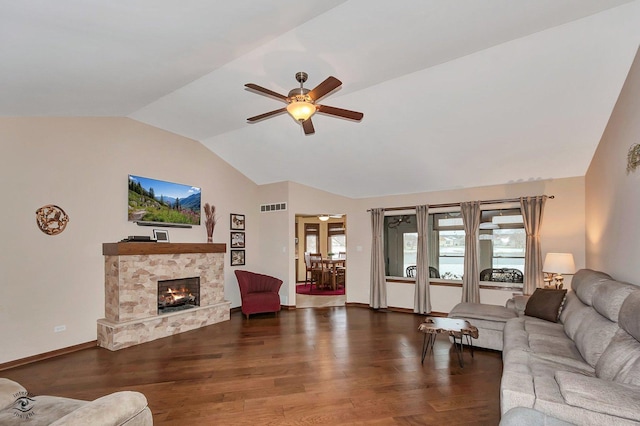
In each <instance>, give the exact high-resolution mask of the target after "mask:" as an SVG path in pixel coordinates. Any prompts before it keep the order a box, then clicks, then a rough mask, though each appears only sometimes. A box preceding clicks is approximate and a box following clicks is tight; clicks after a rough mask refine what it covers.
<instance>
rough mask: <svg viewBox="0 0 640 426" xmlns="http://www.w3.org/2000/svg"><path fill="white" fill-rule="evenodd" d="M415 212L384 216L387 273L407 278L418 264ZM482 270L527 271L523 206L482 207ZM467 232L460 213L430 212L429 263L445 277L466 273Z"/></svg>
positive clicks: (480, 261) (480, 243)
mask: <svg viewBox="0 0 640 426" xmlns="http://www.w3.org/2000/svg"><path fill="white" fill-rule="evenodd" d="M415 222H416V216H415V215H398V216H386V217H385V233H384V244H385V255H386V257H385V268H386V274H387V276H394V277H406V276H408V275H407V268H408V267H410V266H414V265H415V264H416V254H417V241H418V232H417V227H416V224H415ZM478 235H479V237H478V239H479V241H478V245H479V252H480V256H479V265H478V266H479V270H480V271H482V270H485V269H491V268H510V269H517V270H519V271H520V272H523V271H524V255H525V248H526V233H525V230H524V224H523V222H522V215H521V214H520V209H505V210H483V211H482V213H481V224H480V229H479V231H478ZM464 240H465V232H464V225H463V222H462V216H461V213H460V212H449V213H432V214H430V215H429V265H430V266H432V267H434V268H436V269H437V271H438V275H439V276H440V277H441V278H442V279H450V280H460V279H462V276H463V274H464V255H465V241H464Z"/></svg>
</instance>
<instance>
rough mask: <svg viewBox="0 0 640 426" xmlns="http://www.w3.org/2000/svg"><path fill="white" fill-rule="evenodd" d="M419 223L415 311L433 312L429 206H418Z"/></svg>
mask: <svg viewBox="0 0 640 426" xmlns="http://www.w3.org/2000/svg"><path fill="white" fill-rule="evenodd" d="M416 220H417V225H418V252H417V253H416V285H415V293H414V297H413V312H415V313H417V314H428V313H430V312H431V296H430V294H429V206H416Z"/></svg>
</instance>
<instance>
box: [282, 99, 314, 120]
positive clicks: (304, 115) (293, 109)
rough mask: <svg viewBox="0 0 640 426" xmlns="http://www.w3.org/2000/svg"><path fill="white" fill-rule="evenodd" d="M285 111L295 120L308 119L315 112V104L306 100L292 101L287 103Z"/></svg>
mask: <svg viewBox="0 0 640 426" xmlns="http://www.w3.org/2000/svg"><path fill="white" fill-rule="evenodd" d="M287 112H288V113H289V115H291V116H292V117H293V118H294V120H296V121H305V120H308V119H309V118H310V117H311V116H312V115H313V114H315V112H316V106H315V105H314V104H312V103H310V102H306V101H293V102H291V103H290V104H289V105H287Z"/></svg>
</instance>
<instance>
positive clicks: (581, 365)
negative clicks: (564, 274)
mask: <svg viewBox="0 0 640 426" xmlns="http://www.w3.org/2000/svg"><path fill="white" fill-rule="evenodd" d="M481 334H482V333H481ZM503 339H504V345H503V352H502V358H503V363H504V368H503V375H502V382H501V386H500V403H501V411H502V414H503V416H505V414H506V413H507V412H510V410H512V409H516V410H515V411H511V412H510V413H509V415H508V416H505V417H508V418H509V419H510V422H509V424H520V423H518V415H522V414H521V413H527V411H526V410H523V409H522V408H518V407H524V408H529V409H533V410H535V411H537V412H541V413H544V414H546V415H548V416H552V417H555V418H557V419H560V420H562V421H565V422H568V423H571V424H579V425H598V426H602V425H631V424H640V342H639V340H640V287H638V286H634V285H631V284H626V283H622V282H618V281H615V280H613V279H612V278H611V277H610V276H609V275H607V274H604V273H602V272H597V271H592V270H588V269H583V270H580V271H578V272H577V273H576V275H575V276H574V278H573V280H572V291H569V292H568V293H567V296H566V299H565V302H564V306H563V307H562V310H561V314H560V316H559V320H558V322H557V323H554V322H550V321H545V320H542V319H538V318H535V317H531V316H526V315H521V316H517V317H515V318H512V319H508V320H507V321H506V322H505V325H504V331H503ZM513 413H515V414H516V415H515V416H514V415H513ZM530 413H531V412H529V414H530ZM514 418H515V421H514V420H513V419H514ZM523 424H525V423H523Z"/></svg>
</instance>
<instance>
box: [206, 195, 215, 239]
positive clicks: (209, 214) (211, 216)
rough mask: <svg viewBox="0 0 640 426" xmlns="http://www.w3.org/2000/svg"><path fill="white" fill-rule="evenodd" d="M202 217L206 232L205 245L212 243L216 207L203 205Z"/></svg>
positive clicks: (207, 204)
mask: <svg viewBox="0 0 640 426" xmlns="http://www.w3.org/2000/svg"><path fill="white" fill-rule="evenodd" d="M204 215H205V221H204V225H205V228H206V230H207V243H213V229H214V228H215V227H216V206H212V205H210V204H209V203H205V205H204Z"/></svg>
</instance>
